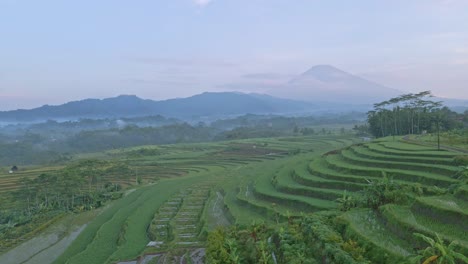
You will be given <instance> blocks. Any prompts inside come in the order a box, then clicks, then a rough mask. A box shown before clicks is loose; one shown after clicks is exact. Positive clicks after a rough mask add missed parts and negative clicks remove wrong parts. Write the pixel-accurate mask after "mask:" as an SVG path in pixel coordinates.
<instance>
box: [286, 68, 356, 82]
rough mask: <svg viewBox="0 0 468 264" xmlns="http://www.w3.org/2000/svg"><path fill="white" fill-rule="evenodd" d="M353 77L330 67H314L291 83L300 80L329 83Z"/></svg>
mask: <svg viewBox="0 0 468 264" xmlns="http://www.w3.org/2000/svg"><path fill="white" fill-rule="evenodd" d="M351 77H353V75H351V74H349V73H347V72H345V71H342V70H340V69H338V68H336V67H334V66H332V65H326V64H322V65H315V66H313V67H312V68H310V69H309V70H307V71H306V72H304V73H302V74H301V75H299V76H298V77H297V78H295V79H293V80H292V81H293V82H294V81H296V80H298V79H302V78H314V79H316V80H319V81H324V82H330V81H343V79H349V78H351Z"/></svg>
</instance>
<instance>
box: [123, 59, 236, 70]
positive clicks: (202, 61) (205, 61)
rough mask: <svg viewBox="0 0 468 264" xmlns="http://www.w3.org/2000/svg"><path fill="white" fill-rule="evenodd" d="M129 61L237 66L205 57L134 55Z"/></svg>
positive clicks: (185, 65) (173, 64) (178, 64)
mask: <svg viewBox="0 0 468 264" xmlns="http://www.w3.org/2000/svg"><path fill="white" fill-rule="evenodd" d="M130 60H131V61H133V62H137V63H141V64H148V65H155V66H166V67H200V66H205V67H216V68H218V67H226V68H231V67H235V66H237V65H236V64H235V63H232V62H230V61H226V60H222V59H207V58H164V57H134V58H130Z"/></svg>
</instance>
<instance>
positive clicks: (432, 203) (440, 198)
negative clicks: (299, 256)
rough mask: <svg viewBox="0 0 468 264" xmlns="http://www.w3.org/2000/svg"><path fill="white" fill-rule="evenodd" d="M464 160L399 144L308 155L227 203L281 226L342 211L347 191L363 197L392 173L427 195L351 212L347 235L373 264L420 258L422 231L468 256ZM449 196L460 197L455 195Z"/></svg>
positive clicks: (267, 173) (244, 187) (263, 176)
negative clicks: (312, 215) (461, 164)
mask: <svg viewBox="0 0 468 264" xmlns="http://www.w3.org/2000/svg"><path fill="white" fill-rule="evenodd" d="M335 146H336V145H335ZM324 149H325V148H324ZM457 155H461V153H457V152H451V151H437V150H436V149H434V148H433V147H430V146H421V145H415V144H410V143H407V142H404V141H393V140H392V139H382V140H377V141H373V142H369V143H359V144H354V145H352V146H347V147H344V148H341V149H338V150H333V151H329V152H325V153H323V154H322V155H320V153H307V154H301V155H298V156H295V157H293V158H290V159H287V160H285V162H284V163H281V162H276V165H273V164H272V167H271V168H263V170H262V172H259V173H258V174H257V175H255V177H253V175H252V178H255V179H252V180H250V181H249V180H246V181H245V182H244V183H243V184H241V185H240V186H239V187H238V188H237V189H236V191H237V193H236V195H235V200H234V199H233V198H230V200H229V199H227V201H226V202H227V205H228V206H229V207H232V208H233V210H232V211H233V212H236V211H241V210H240V209H238V205H239V204H240V205H242V206H245V207H246V208H250V209H251V211H252V212H253V211H255V212H256V213H257V214H261V215H263V216H265V217H267V218H269V219H272V220H273V219H276V221H278V219H285V218H286V217H287V216H289V215H299V214H300V213H301V212H305V213H309V212H315V211H323V210H330V209H336V208H337V203H336V200H337V199H338V198H340V197H342V196H343V193H344V191H346V193H347V194H348V195H351V196H356V195H357V194H358V193H359V191H360V190H362V189H363V188H365V187H366V186H368V185H369V183H372V182H376V181H378V180H380V179H382V174H383V172H384V173H385V174H386V176H387V177H388V178H390V179H394V180H395V181H396V182H397V183H399V184H403V185H408V186H413V187H412V188H415V189H417V190H419V192H420V195H421V196H420V197H417V198H416V200H415V202H414V203H412V204H408V205H395V204H388V205H385V206H382V207H380V208H379V210H377V211H374V210H371V209H355V210H352V211H350V212H348V213H345V214H344V215H343V216H341V217H340V220H341V221H342V222H343V223H345V226H346V233H345V234H344V236H345V237H348V238H351V239H354V240H357V241H360V243H361V244H362V245H363V246H364V247H365V248H366V250H367V251H368V254H369V255H371V257H370V258H371V259H372V254H375V255H382V254H384V255H386V256H387V257H386V258H387V259H386V261H387V263H396V262H395V261H397V262H398V261H403V260H404V259H406V258H408V257H409V256H410V255H413V254H415V250H414V249H417V248H421V247H423V245H424V243H423V242H422V241H421V240H420V239H418V238H416V237H415V236H414V235H413V233H415V232H417V233H421V234H424V235H427V236H429V237H435V236H436V233H437V234H438V235H440V237H441V238H442V239H444V240H445V241H446V242H449V241H458V243H459V248H460V251H461V252H464V253H465V254H466V253H468V231H467V230H468V208H467V205H468V204H467V197H468V196H467V195H466V194H467V192H466V189H467V188H466V182H465V183H464V182H462V181H460V180H459V179H457V175H458V173H459V172H460V168H459V167H458V166H456V165H455V164H454V161H453V160H454V157H455V156H457ZM242 173H245V174H249V172H248V171H244V172H242ZM250 174H252V173H250ZM447 189H454V190H456V191H455V194H454V195H453V194H449V193H447V191H446V190H447ZM231 190H233V189H232V188H231ZM231 196H232V197H233V196H234V195H231ZM228 197H229V195H228ZM252 215H254V214H252ZM257 218H260V217H258V216H257ZM242 219H243V215H242V214H241V213H239V217H238V220H239V221H238V222H239V223H247V222H248V221H242ZM249 220H251V219H249ZM375 259H379V261H381V260H382V258H375Z"/></svg>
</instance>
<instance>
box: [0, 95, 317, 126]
mask: <svg viewBox="0 0 468 264" xmlns="http://www.w3.org/2000/svg"><path fill="white" fill-rule="evenodd" d="M313 109H314V104H312V103H306V102H300V101H293V100H288V99H279V98H275V97H271V96H268V95H260V94H243V93H235V92H222V93H208V92H207V93H202V94H199V95H195V96H192V97H188V98H180V99H170V100H164V101H153V100H148V99H141V98H139V97H137V96H135V95H121V96H118V97H113V98H107V99H86V100H81V101H74V102H69V103H66V104H63V105H57V106H50V105H44V106H41V107H38V108H34V109H30V110H13V111H4V112H0V121H3V122H18V121H19V122H30V121H40V120H48V119H52V120H74V119H79V118H110V117H112V118H116V117H117V118H118V117H136V116H150V115H163V116H167V117H176V118H182V119H189V118H200V117H208V116H211V117H228V116H237V115H243V114H246V113H251V114H279V113H303V112H307V111H312V110H313Z"/></svg>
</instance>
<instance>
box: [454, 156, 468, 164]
mask: <svg viewBox="0 0 468 264" xmlns="http://www.w3.org/2000/svg"><path fill="white" fill-rule="evenodd" d="M453 162H454V163H455V165H457V166H468V155H459V156H455V157H454V158H453Z"/></svg>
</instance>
